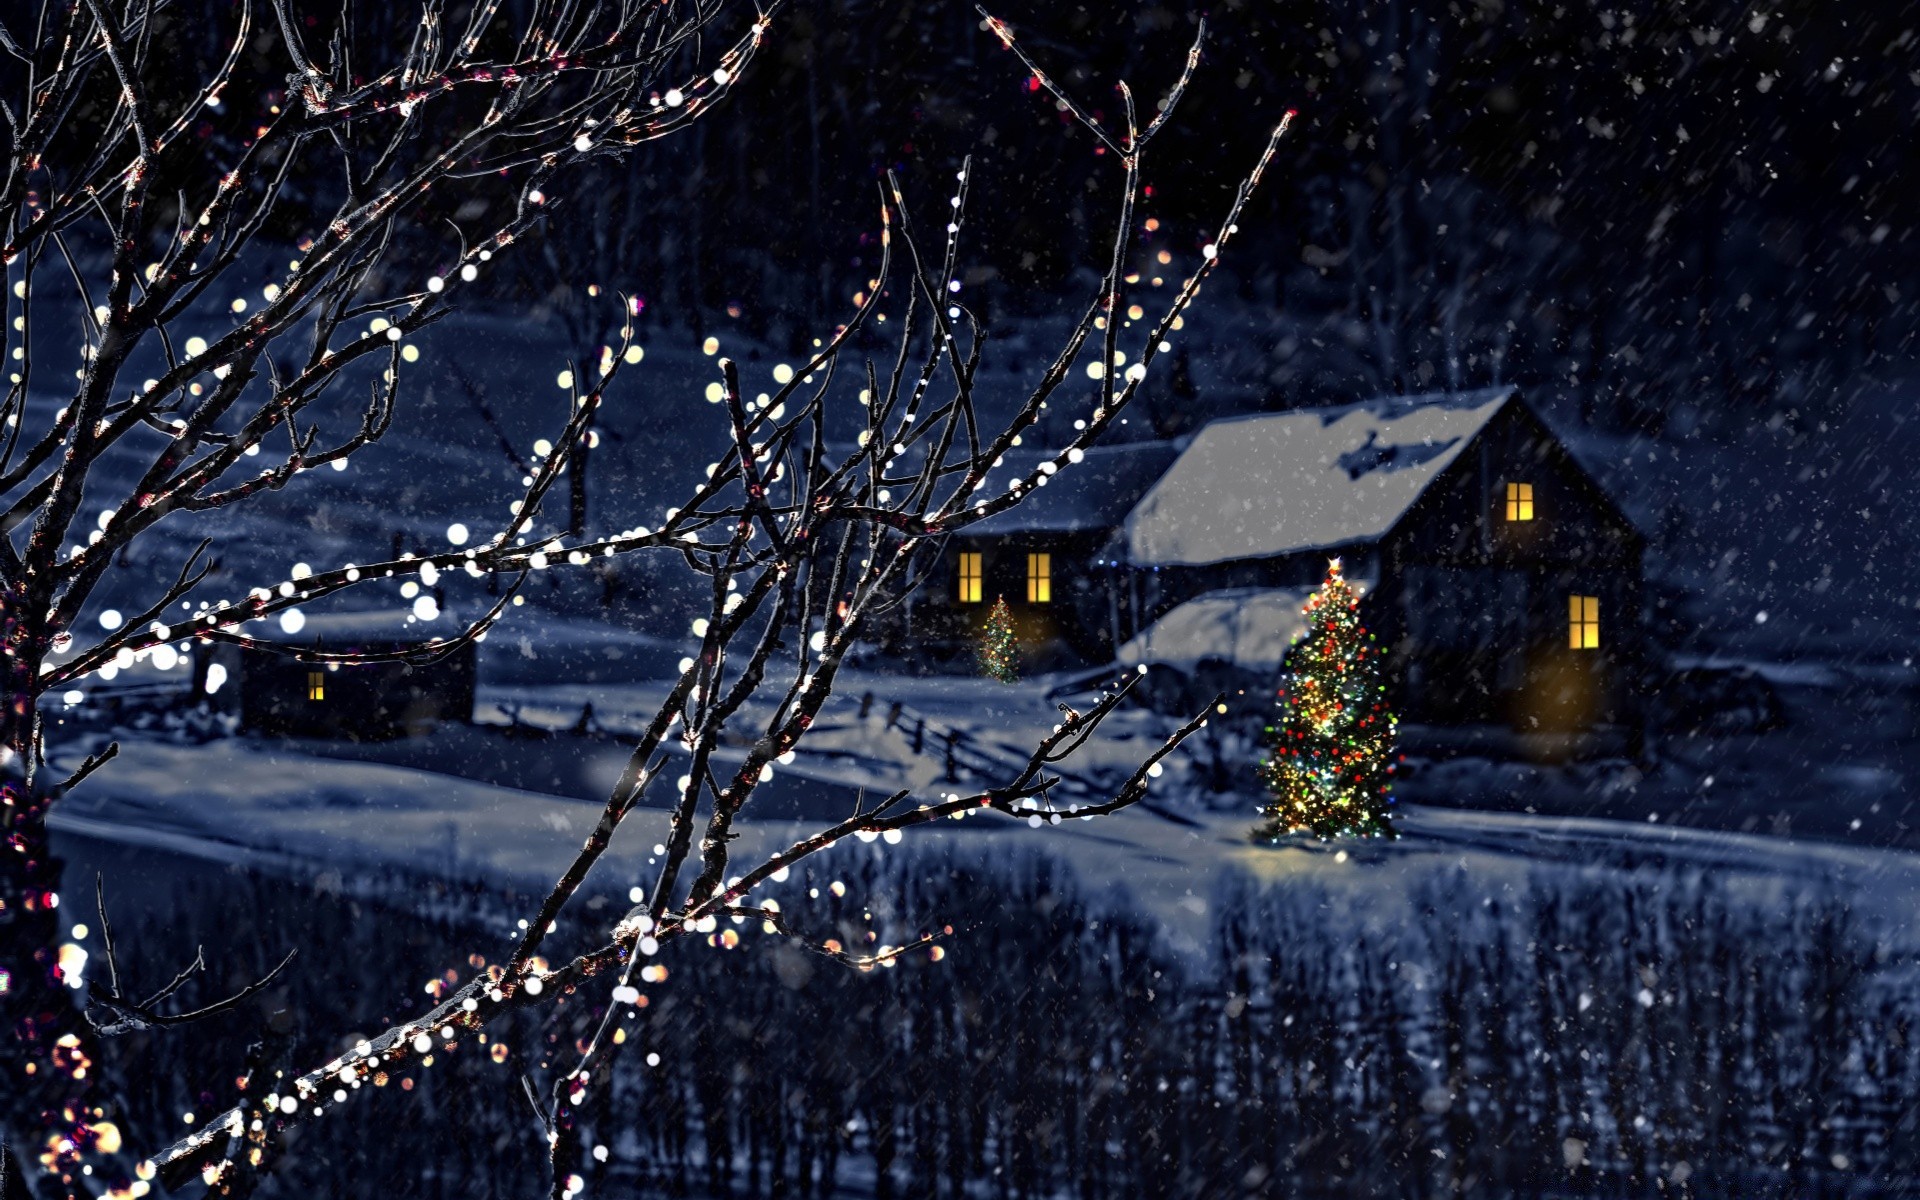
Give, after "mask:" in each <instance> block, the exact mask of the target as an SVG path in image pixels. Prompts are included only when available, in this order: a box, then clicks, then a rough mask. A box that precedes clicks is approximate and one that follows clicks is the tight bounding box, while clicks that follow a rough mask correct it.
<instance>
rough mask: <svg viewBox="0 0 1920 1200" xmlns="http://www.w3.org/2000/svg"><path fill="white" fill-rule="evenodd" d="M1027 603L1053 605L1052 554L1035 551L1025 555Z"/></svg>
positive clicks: (1045, 551)
mask: <svg viewBox="0 0 1920 1200" xmlns="http://www.w3.org/2000/svg"><path fill="white" fill-rule="evenodd" d="M1027 603H1028V604H1052V603H1053V553H1052V552H1051V551H1048V550H1036V551H1033V552H1031V553H1029V554H1028V555H1027Z"/></svg>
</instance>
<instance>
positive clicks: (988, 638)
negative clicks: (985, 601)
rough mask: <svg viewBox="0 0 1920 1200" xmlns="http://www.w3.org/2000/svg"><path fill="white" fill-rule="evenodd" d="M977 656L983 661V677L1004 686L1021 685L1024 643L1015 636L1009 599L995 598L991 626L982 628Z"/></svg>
mask: <svg viewBox="0 0 1920 1200" xmlns="http://www.w3.org/2000/svg"><path fill="white" fill-rule="evenodd" d="M975 654H976V655H977V656H978V658H979V660H980V673H981V674H982V675H985V676H987V677H988V678H989V679H998V680H999V681H1000V682H1001V683H1017V682H1018V681H1019V679H1020V642H1019V640H1018V639H1017V638H1015V637H1014V635H1013V610H1012V609H1010V608H1008V607H1007V598H1006V597H1005V596H996V597H995V598H994V601H993V608H992V610H991V611H989V612H988V613H987V623H986V624H985V625H982V626H981V627H980V643H979V645H978V646H977V647H976V648H975Z"/></svg>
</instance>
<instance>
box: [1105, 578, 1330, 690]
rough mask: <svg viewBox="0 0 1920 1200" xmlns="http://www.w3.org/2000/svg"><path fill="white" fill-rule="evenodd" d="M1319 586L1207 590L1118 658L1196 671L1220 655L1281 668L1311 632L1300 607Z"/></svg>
mask: <svg viewBox="0 0 1920 1200" xmlns="http://www.w3.org/2000/svg"><path fill="white" fill-rule="evenodd" d="M1315 590H1316V589H1314V588H1311V587H1299V588H1228V589H1225V590H1222V591H1217V592H1206V593H1203V594H1202V595H1199V596H1196V597H1194V598H1193V599H1191V600H1189V601H1187V602H1186V603H1185V604H1181V605H1179V606H1177V607H1175V608H1174V609H1173V610H1172V611H1170V612H1168V613H1167V614H1166V615H1165V616H1163V617H1161V618H1160V619H1159V620H1158V621H1155V622H1154V623H1153V624H1152V625H1150V626H1148V627H1147V628H1146V629H1145V630H1144V631H1142V632H1141V633H1139V634H1138V635H1136V636H1135V637H1134V638H1133V639H1132V640H1131V641H1129V642H1127V643H1126V644H1125V645H1124V646H1121V647H1120V652H1119V653H1118V654H1116V655H1114V661H1115V662H1116V663H1119V664H1121V665H1123V666H1131V665H1134V664H1137V663H1156V664H1160V665H1163V666H1173V667H1179V668H1181V669H1182V670H1185V671H1192V670H1193V668H1194V667H1195V666H1197V665H1198V664H1199V662H1200V660H1201V659H1205V658H1216V659H1220V660H1222V661H1225V662H1229V663H1232V664H1234V665H1235V666H1240V667H1254V668H1261V669H1266V668H1276V669H1277V668H1278V667H1279V666H1280V660H1281V658H1282V657H1283V656H1285V654H1286V652H1287V647H1288V646H1290V645H1292V644H1293V639H1294V638H1295V637H1296V636H1298V635H1300V634H1303V633H1305V632H1306V631H1307V618H1306V616H1305V614H1304V613H1303V612H1302V611H1301V610H1302V609H1304V608H1305V607H1306V603H1307V598H1308V597H1310V596H1312V595H1313V593H1314V591H1315Z"/></svg>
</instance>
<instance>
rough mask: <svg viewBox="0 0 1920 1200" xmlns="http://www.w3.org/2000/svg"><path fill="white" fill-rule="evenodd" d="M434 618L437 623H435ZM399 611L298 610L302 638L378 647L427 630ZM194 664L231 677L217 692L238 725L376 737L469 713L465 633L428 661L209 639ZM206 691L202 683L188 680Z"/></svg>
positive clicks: (340, 646) (471, 667)
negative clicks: (326, 660) (328, 658)
mask: <svg viewBox="0 0 1920 1200" xmlns="http://www.w3.org/2000/svg"><path fill="white" fill-rule="evenodd" d="M443 624H444V622H443ZM451 628H452V627H451V626H449V627H448V629H441V630H438V631H435V630H430V629H429V628H428V627H426V626H424V625H422V624H420V623H419V622H418V621H414V620H412V619H411V618H410V617H409V615H408V614H406V613H400V612H396V613H365V612H353V613H327V614H316V615H313V616H310V617H308V618H307V621H306V624H305V626H304V628H302V630H301V642H302V643H303V645H304V646H307V647H312V648H317V649H321V650H327V651H334V652H347V653H356V652H357V653H370V654H380V653H386V652H391V651H395V650H400V649H406V648H410V647H415V646H419V645H421V644H422V643H424V642H426V641H427V640H428V639H430V638H431V637H433V636H434V634H435V633H436V632H438V633H439V634H440V635H442V636H445V634H446V633H447V632H448V631H449V629H451ZM201 653H202V656H203V660H204V661H202V662H201V663H199V664H198V665H197V670H198V671H199V673H200V674H201V676H202V678H203V679H204V678H205V675H206V673H207V672H208V671H210V670H211V669H212V668H213V667H214V666H218V667H219V668H220V670H221V672H222V673H223V676H224V678H226V679H230V680H232V681H233V682H232V687H231V690H230V691H229V692H227V694H226V695H225V696H221V695H220V694H219V693H218V692H217V691H215V692H214V699H216V700H223V701H224V702H225V703H226V704H227V705H228V706H229V707H232V708H234V709H236V710H237V711H238V714H239V717H240V725H241V728H243V729H246V730H249V731H252V732H256V733H267V734H280V735H290V736H294V737H314V738H346V739H349V740H352V741H383V740H385V739H388V738H395V737H405V736H407V735H408V734H412V733H419V732H424V731H425V730H426V729H429V728H431V727H432V726H433V725H435V724H437V723H439V722H441V721H469V720H471V719H472V718H473V695H474V681H475V678H476V674H477V672H476V665H477V664H476V656H475V653H474V646H473V643H471V642H467V643H464V644H462V645H461V646H459V647H457V648H455V649H454V650H453V651H452V652H451V653H449V654H447V655H446V656H445V657H443V658H441V659H439V660H438V661H435V662H431V663H408V662H403V661H392V660H389V661H382V662H370V663H365V664H361V665H354V666H333V665H322V664H314V663H307V662H302V661H300V660H299V659H296V658H293V657H291V656H289V655H286V654H281V653H278V652H275V651H272V650H264V649H253V648H251V647H248V648H241V647H238V646H231V645H217V646H211V647H207V648H205V649H204V650H203V651H202V652H201ZM197 690H201V691H208V690H212V689H207V688H206V687H205V686H204V683H203V684H202V686H201V687H200V688H199V689H197Z"/></svg>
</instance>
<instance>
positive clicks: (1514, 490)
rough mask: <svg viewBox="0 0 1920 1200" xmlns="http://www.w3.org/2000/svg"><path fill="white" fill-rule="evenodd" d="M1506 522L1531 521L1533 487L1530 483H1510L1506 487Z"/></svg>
mask: <svg viewBox="0 0 1920 1200" xmlns="http://www.w3.org/2000/svg"><path fill="white" fill-rule="evenodd" d="M1507 520H1509V521H1531V520H1533V485H1532V484H1530V483H1510V484H1508V485H1507Z"/></svg>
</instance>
